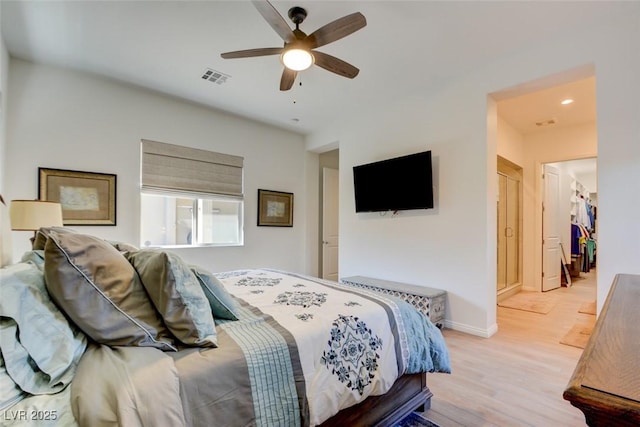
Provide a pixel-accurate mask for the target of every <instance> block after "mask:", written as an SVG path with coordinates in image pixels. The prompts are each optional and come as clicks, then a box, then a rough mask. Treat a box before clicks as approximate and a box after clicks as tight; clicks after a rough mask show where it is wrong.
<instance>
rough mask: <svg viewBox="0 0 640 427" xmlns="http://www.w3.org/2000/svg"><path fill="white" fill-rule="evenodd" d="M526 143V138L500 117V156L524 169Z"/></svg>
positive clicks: (498, 133) (498, 142) (498, 140)
mask: <svg viewBox="0 0 640 427" xmlns="http://www.w3.org/2000/svg"><path fill="white" fill-rule="evenodd" d="M524 143H525V142H524V136H522V134H521V133H520V132H518V131H517V130H516V129H515V128H514V127H513V126H511V125H510V124H509V123H508V122H507V121H505V120H504V119H503V118H502V117H500V116H498V129H497V150H498V155H499V156H500V157H504V158H505V159H507V160H509V161H510V162H512V163H515V164H516V165H518V166H520V167H522V165H523V164H524V162H525V160H524V159H525V151H524Z"/></svg>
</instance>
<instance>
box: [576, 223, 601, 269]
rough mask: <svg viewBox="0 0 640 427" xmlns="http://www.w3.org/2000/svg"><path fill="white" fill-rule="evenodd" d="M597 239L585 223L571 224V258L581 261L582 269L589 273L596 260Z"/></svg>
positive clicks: (580, 266)
mask: <svg viewBox="0 0 640 427" xmlns="http://www.w3.org/2000/svg"><path fill="white" fill-rule="evenodd" d="M595 248H596V241H595V240H594V239H592V238H591V235H590V233H589V230H588V229H587V227H586V226H584V225H583V224H571V258H572V260H578V261H579V268H580V271H582V272H584V273H588V272H589V271H590V270H591V266H592V265H593V263H594V262H595V252H596V251H595Z"/></svg>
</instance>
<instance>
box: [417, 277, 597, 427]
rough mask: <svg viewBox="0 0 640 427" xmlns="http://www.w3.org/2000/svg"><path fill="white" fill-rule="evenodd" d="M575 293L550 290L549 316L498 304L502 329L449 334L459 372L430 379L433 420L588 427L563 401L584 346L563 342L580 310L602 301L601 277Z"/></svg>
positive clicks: (579, 284)
mask: <svg viewBox="0 0 640 427" xmlns="http://www.w3.org/2000/svg"><path fill="white" fill-rule="evenodd" d="M580 275H581V277H582V279H580V280H576V281H574V282H573V286H571V287H570V288H560V289H556V290H553V291H550V293H551V294H553V295H554V297H555V298H557V304H556V305H555V307H554V308H553V309H552V310H551V312H549V313H548V314H546V315H545V314H537V313H530V312H526V311H521V310H514V309H510V308H503V307H498V314H497V316H498V332H497V333H496V334H495V335H494V336H492V337H491V338H480V337H475V336H472V335H468V334H464V333H461V332H457V331H453V330H450V329H445V330H444V331H443V334H444V337H445V340H446V341H447V345H448V347H449V352H450V356H451V364H452V371H453V373H452V374H451V375H447V374H428V375H427V384H428V386H429V388H430V389H431V391H432V392H433V394H434V396H433V398H432V403H431V409H430V410H428V411H427V412H426V413H425V415H426V416H427V417H428V418H429V419H431V420H432V421H434V422H436V423H438V424H439V425H440V426H442V427H449V426H474V427H476V426H500V427H502V426H536V427H538V426H539V427H556V426H558V427H560V426H561V427H571V426H585V422H584V416H583V415H582V412H580V410H578V409H577V408H574V407H573V406H571V405H570V404H569V402H567V401H566V400H564V399H563V398H562V393H563V391H564V389H565V388H566V386H567V383H568V381H569V378H570V377H571V375H572V374H573V370H574V368H575V365H576V363H577V361H578V359H579V357H580V355H581V354H582V349H580V348H576V347H570V346H567V345H563V344H560V339H561V338H562V337H563V336H564V334H565V333H566V332H567V331H568V330H569V329H571V327H572V326H573V325H574V324H575V323H576V322H587V323H588V322H589V320H590V318H591V319H593V317H594V316H590V315H588V314H582V313H578V310H579V308H580V306H581V305H582V304H583V303H585V302H590V301H594V300H595V298H596V285H595V283H596V279H595V276H596V272H595V270H591V272H589V273H580Z"/></svg>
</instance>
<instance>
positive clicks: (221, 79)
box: [202, 68, 231, 85]
mask: <svg viewBox="0 0 640 427" xmlns="http://www.w3.org/2000/svg"><path fill="white" fill-rule="evenodd" d="M229 78H231V76H230V75H228V74H225V73H221V72H220V71H216V70H212V69H211V68H205V70H204V73H203V74H202V79H204V80H209V81H210V82H211V83H215V84H219V85H221V84H223V83H226V82H227V79H229Z"/></svg>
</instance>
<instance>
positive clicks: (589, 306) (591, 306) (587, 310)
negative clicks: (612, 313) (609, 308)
mask: <svg viewBox="0 0 640 427" xmlns="http://www.w3.org/2000/svg"><path fill="white" fill-rule="evenodd" d="M578 313H584V314H593V315H594V316H595V314H596V302H595V301H593V302H585V303H584V304H582V305H581V306H580V310H578Z"/></svg>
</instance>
